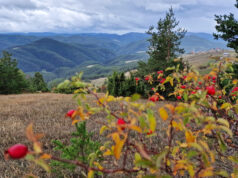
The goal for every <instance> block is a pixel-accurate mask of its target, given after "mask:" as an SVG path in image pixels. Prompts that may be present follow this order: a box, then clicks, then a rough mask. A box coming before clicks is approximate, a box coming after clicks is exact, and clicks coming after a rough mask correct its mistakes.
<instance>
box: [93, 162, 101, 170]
mask: <svg viewBox="0 0 238 178" xmlns="http://www.w3.org/2000/svg"><path fill="white" fill-rule="evenodd" d="M93 164H94V165H95V166H97V167H98V169H99V170H103V167H102V166H101V164H99V163H98V162H94V163H93Z"/></svg>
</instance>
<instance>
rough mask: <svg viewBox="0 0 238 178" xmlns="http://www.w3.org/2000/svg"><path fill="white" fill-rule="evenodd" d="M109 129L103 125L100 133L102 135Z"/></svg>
mask: <svg viewBox="0 0 238 178" xmlns="http://www.w3.org/2000/svg"><path fill="white" fill-rule="evenodd" d="M106 129H107V126H105V125H104V126H102V127H101V129H100V132H99V134H100V135H102V133H103V132H104V131H105V130H106Z"/></svg>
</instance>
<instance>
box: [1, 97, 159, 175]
mask: <svg viewBox="0 0 238 178" xmlns="http://www.w3.org/2000/svg"><path fill="white" fill-rule="evenodd" d="M72 97H73V95H65V94H52V93H46V94H21V95H0V123H1V124H0V178H18V177H22V176H24V175H25V174H28V173H31V171H32V173H33V174H34V175H37V176H39V177H56V176H55V175H54V174H51V175H49V174H46V173H45V171H44V170H43V169H41V168H39V167H38V166H33V167H31V166H32V165H34V164H29V163H28V162H26V161H24V160H9V161H5V160H4V150H5V149H6V148H8V147H9V146H11V145H14V144H16V143H22V144H27V145H30V146H31V145H32V144H31V143H30V142H29V141H28V140H27V139H26V136H25V129H26V127H27V125H28V124H30V123H31V122H32V123H33V129H34V131H35V132H36V133H44V134H45V136H44V138H43V139H42V143H43V148H44V151H46V152H47V153H52V154H54V155H55V154H57V153H55V152H54V151H53V150H52V148H53V147H54V145H53V144H52V143H51V141H52V140H53V139H60V140H61V141H63V142H64V143H68V142H69V138H70V135H71V132H72V131H74V127H72V125H71V119H69V118H65V113H66V112H67V111H68V110H69V109H74V108H76V107H77V102H76V100H74V99H73V98H72ZM87 99H88V102H89V103H92V102H94V101H95V100H94V98H93V96H90V95H89V96H88V97H87ZM142 102H144V101H143V100H142ZM160 104H162V103H161V102H159V103H158V105H160ZM114 109H117V106H116V105H115V106H113V110H114ZM105 116H106V115H105V114H104V113H98V114H96V115H94V116H92V118H91V119H90V120H89V121H88V122H87V129H88V130H89V131H91V132H93V133H96V134H95V135H94V136H93V139H94V140H99V141H101V140H102V139H105V137H101V136H100V135H99V134H98V133H99V129H100V125H97V124H95V123H96V122H95V120H101V119H103V118H105ZM160 126H161V127H163V126H162V125H160ZM156 141H157V140H156ZM30 149H31V148H30ZM64 177H75V176H72V175H68V174H66V175H65V176H64ZM76 177H78V176H76ZM107 177H108V176H107ZM109 177H110V176H109ZM122 177H123V176H122ZM127 177H128V176H127Z"/></svg>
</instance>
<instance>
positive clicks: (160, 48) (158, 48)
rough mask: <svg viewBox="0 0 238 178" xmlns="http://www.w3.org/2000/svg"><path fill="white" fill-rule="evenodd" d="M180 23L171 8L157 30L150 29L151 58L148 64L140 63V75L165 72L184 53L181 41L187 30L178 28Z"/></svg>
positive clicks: (149, 51) (159, 22)
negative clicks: (159, 71) (173, 60)
mask: <svg viewBox="0 0 238 178" xmlns="http://www.w3.org/2000/svg"><path fill="white" fill-rule="evenodd" d="M178 24H179V22H178V21H177V20H176V18H175V17H174V12H173V9H172V8H170V9H169V11H168V12H167V13H166V17H165V18H164V19H160V20H159V21H158V24H157V28H156V30H155V27H154V26H151V27H150V28H149V31H148V32H147V33H148V34H150V35H151V38H150V39H149V42H150V46H149V50H148V51H147V53H148V54H149V56H150V58H149V60H148V63H147V64H146V63H145V62H139V67H138V71H139V73H140V75H142V76H143V75H146V74H148V73H150V72H153V71H157V70H163V69H165V68H166V67H168V65H170V63H171V61H172V59H174V58H176V57H178V55H179V54H182V53H184V49H182V48H180V47H179V45H180V44H181V39H182V38H183V37H184V36H185V33H186V30H184V29H182V28H177V26H178Z"/></svg>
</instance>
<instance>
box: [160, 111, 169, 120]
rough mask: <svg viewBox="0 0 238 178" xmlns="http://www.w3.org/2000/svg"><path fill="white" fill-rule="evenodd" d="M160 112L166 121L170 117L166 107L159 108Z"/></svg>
mask: <svg viewBox="0 0 238 178" xmlns="http://www.w3.org/2000/svg"><path fill="white" fill-rule="evenodd" d="M159 114H160V117H161V118H162V119H163V120H164V121H166V120H167V119H168V117H169V116H168V113H167V111H166V110H165V109H164V108H160V109H159Z"/></svg>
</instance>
